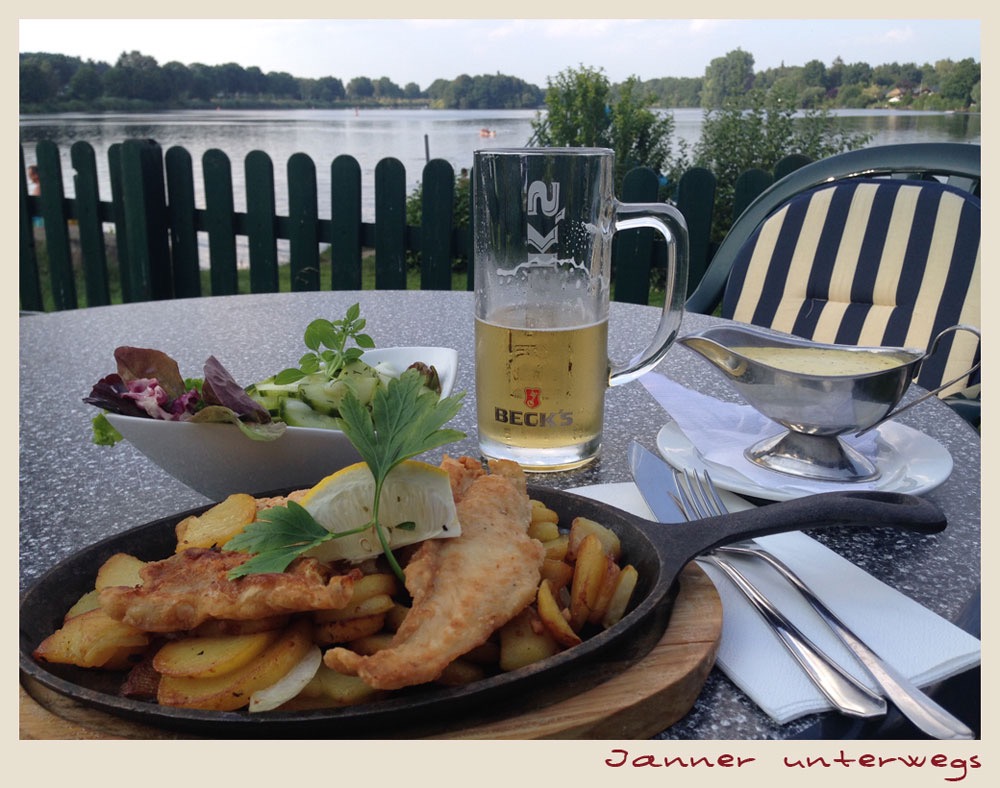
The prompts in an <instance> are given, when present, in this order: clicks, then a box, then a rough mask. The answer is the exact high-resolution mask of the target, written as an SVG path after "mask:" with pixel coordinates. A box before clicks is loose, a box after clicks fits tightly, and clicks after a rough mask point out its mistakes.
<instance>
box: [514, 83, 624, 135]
mask: <svg viewBox="0 0 1000 788" xmlns="http://www.w3.org/2000/svg"><path fill="white" fill-rule="evenodd" d="M547 83H548V89H547V90H546V91H545V112H544V113H542V112H539V113H538V114H537V115H536V116H535V119H534V120H532V122H531V127H532V131H533V137H532V140H533V142H534V144H536V145H539V146H553V145H565V146H569V147H611V106H610V102H611V84H610V83H609V82H608V78H607V77H606V76H605V75H604V71H603V69H594V68H589V67H586V66H581V67H580V68H579V69H574V68H568V69H566V70H565V71H560V72H559V74H558V75H556V76H555V77H554V78H551V77H550V78H549V79H548V80H547Z"/></svg>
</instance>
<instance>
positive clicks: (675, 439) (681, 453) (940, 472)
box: [656, 421, 952, 501]
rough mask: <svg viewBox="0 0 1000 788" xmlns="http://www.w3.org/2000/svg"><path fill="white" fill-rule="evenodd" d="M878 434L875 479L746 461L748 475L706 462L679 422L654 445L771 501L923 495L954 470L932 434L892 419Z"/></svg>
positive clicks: (682, 463) (721, 482)
mask: <svg viewBox="0 0 1000 788" xmlns="http://www.w3.org/2000/svg"><path fill="white" fill-rule="evenodd" d="M875 433H876V456H875V458H874V459H875V464H876V466H877V467H878V468H879V469H880V470H881V471H882V475H881V476H880V477H879V478H878V479H876V480H874V481H871V482H859V483H838V482H825V481H819V480H812V479H805V478H801V477H793V476H789V475H787V474H783V473H778V472H777V471H769V470H767V469H766V468H760V467H758V466H755V465H752V464H751V463H750V462H749V460H748V461H747V465H748V466H749V469H750V470H749V472H751V473H753V475H754V476H755V477H756V478H750V477H749V476H748V475H745V474H743V473H741V472H740V471H739V470H736V469H733V468H728V467H725V466H722V465H718V464H716V463H713V462H710V461H706V460H705V458H704V457H702V455H701V453H700V452H699V451H698V450H697V449H696V448H695V447H694V445H693V444H692V443H691V441H690V440H688V438H687V436H686V435H685V434H684V433H683V432H682V431H681V428H680V427H679V426H678V425H677V422H675V421H669V422H667V424H666V425H665V426H664V427H663V428H662V429H661V430H660V432H659V433H658V434H657V436H656V447H657V448H658V449H659V450H660V454H662V455H663V457H664V459H665V460H666V461H667V462H668V463H669V464H670V465H671V466H673V467H674V468H677V469H685V468H687V469H689V470H696V471H708V473H709V474H710V475H711V477H712V480H713V481H714V482H715V483H716V485H718V486H719V487H721V488H722V489H724V490H730V491H732V492H735V493H739V494H740V495H749V496H751V497H753V498H762V499H764V500H768V501H786V500H789V499H791V498H798V497H800V496H803V495H809V494H811V493H816V492H829V491H832V490H859V489H865V490H882V491H885V492H899V493H909V494H911V495H920V494H922V493H925V492H929V491H930V490H933V489H934V488H935V487H937V486H938V485H940V484H941V483H942V482H944V481H945V479H947V478H948V476H950V475H951V470H952V458H951V454H950V453H949V452H948V450H947V449H946V448H944V446H942V445H941V444H940V443H938V442H937V441H936V440H934V439H933V438H931V437H930V436H928V435H925V434H924V433H922V432H920V431H918V430H915V429H912V428H910V427H907V426H906V425H904V424H899V423H897V422H894V421H889V422H886V423H885V424H883V425H882V426H881V427H879V428H878V429H877V430H875ZM765 479H766V483H765V482H764V480H765ZM758 480H759V481H758Z"/></svg>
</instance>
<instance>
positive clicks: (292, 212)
mask: <svg viewBox="0 0 1000 788" xmlns="http://www.w3.org/2000/svg"><path fill="white" fill-rule="evenodd" d="M316 202H317V191H316V165H315V164H314V163H313V160H312V159H310V158H309V157H308V156H307V155H306V154H304V153H295V154H293V155H292V156H291V158H289V159H288V246H289V254H290V255H291V264H292V290H293V291H300V290H319V231H318V229H317V223H318V221H319V213H318V209H317V206H316Z"/></svg>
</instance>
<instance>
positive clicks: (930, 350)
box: [854, 323, 983, 438]
mask: <svg viewBox="0 0 1000 788" xmlns="http://www.w3.org/2000/svg"><path fill="white" fill-rule="evenodd" d="M953 331H969V332H970V333H973V334H975V335H976V336H977V337H979V338H980V339H982V337H983V335H982V332H980V330H979V329H978V328H976V327H975V326H969V325H965V324H964V323H959V324H958V325H954V326H950V327H948V328H946V329H944V330H943V331H941V332H940V333H939V334H938V335H937V336H936V337H934V340H933V341H932V342H931V346H930V347H929V348H928V349H927V352H926V353H924V356H923V358H921V359H920V364H921V365H923V363H924V361H925V360H926V359H927V358H928V357H929V356H931V355H933V354H934V351H935V350H937V346H938V343H939V342H940V341H941V339H942V338H943V337H944V335H945V334H950V333H951V332H953ZM981 363H982V362H981V361H977V362H976V363H975V364H973V365H972V366H971V367H970V368H969V369H967V370H966V371H965V372H963V373H962V374H961V375H957V376H956V377H954V378H952V379H951V380H949V381H947V382H946V383H942V384H941V385H940V386H938V387H937V388H934V389H931V390H930V391H928V392H926V393H924V394H921V395H920V396H919V397H917V398H916V399H915V400H912V401H910V402H907V403H906V404H905V405H902V406H901V407H898V408H896V409H895V410H893V411H890V412H889V413H887V414H886V415H885V416H883V417H882V418H881V419H879V420H878V421H876V422H875V423H874V424H870V425H869V426H867V427H865V428H864V429H863V430H859V431H858V432H855V433H854V437H856V438H857V437H860V436H862V435H864V434H865V433H866V432H870V431H871V430H873V429H875V428H876V427H878V426H879V425H880V424H885V422H887V421H889V420H890V419H894V418H896V416H898V415H899V414H900V413H902V412H903V411H907V410H909V409H910V408H912V407H913V406H914V405H919V404H920V403H921V402H924V401H925V400H928V399H930V398H931V397H933V396H935V395H937V394H939V393H940V392H942V391H944V390H945V389H946V388H948V387H949V386H953V385H954V384H956V383H958V381H960V380H961V379H962V378H964V377H966V376H968V375H971V374H972V373H973V372H975V371H976V370H977V369H979V365H980V364H981ZM918 372H919V368H918Z"/></svg>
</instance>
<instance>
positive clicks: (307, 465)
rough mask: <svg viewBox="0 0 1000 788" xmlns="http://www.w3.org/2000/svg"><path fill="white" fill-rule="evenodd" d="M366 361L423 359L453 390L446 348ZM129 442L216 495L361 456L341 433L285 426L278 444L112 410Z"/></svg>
mask: <svg viewBox="0 0 1000 788" xmlns="http://www.w3.org/2000/svg"><path fill="white" fill-rule="evenodd" d="M364 361H365V362H367V363H369V364H371V365H372V366H375V365H376V364H384V365H386V366H388V367H389V368H390V369H393V370H394V371H396V372H397V373H402V372H403V371H404V370H405V369H406V368H407V367H408V366H409V365H410V364H412V363H414V362H416V361H422V362H424V363H425V364H428V365H430V366H433V367H434V368H435V369H437V372H438V377H439V378H440V381H441V396H442V397H446V396H448V395H449V394H451V390H452V388H453V387H454V385H455V376H456V373H457V371H458V353H457V352H456V351H455V350H453V349H451V348H444V347H397V348H376V349H373V350H366V351H365V354H364ZM107 419H108V421H109V422H110V423H111V425H112V426H113V427H114V428H115V429H116V430H118V432H120V433H121V434H122V437H123V438H125V440H127V441H128V442H129V443H131V444H132V445H133V446H135V448H136V449H138V450H139V451H140V452H142V453H143V454H145V455H146V456H147V457H148V458H149V459H150V460H152V461H153V462H154V463H156V464H157V465H158V466H160V467H161V468H163V470H165V471H166V472H167V473H169V474H170V475H171V476H173V477H174V478H176V479H178V480H180V481H181V482H183V483H184V484H186V485H187V486H188V487H191V488H192V489H193V490H196V491H197V492H199V493H201V494H202V495H204V496H206V497H207V498H210V499H212V500H216V501H218V500H222V499H223V498H225V497H226V496H228V495H231V494H233V493H251V494H254V493H261V492H267V491H269V490H277V489H281V488H293V487H294V488H300V489H301V488H306V487H311V486H312V485H314V484H315V483H316V482H318V481H320V480H321V479H323V478H325V477H327V476H329V475H330V474H331V473H334V472H335V471H337V470H339V469H340V468H343V467H345V466H347V465H350V464H351V463H354V462H358V461H359V460H360V459H361V457H360V455H359V454H358V452H357V450H356V449H355V448H354V446H352V445H351V442H350V441H349V440H348V439H347V437H346V436H345V435H344V433H343V432H341V431H340V430H329V429H318V428H313V427H287V428H286V429H285V431H284V433H283V434H282V435H281V436H280V437H279V438H277V439H276V440H273V441H258V440H253V439H251V438H248V437H247V436H246V435H244V434H243V432H242V431H241V430H240V429H239V427H237V426H236V425H235V424H192V423H190V422H184V421H163V420H160V419H146V418H140V417H136V416H122V415H119V414H116V413H108V414H107Z"/></svg>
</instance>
